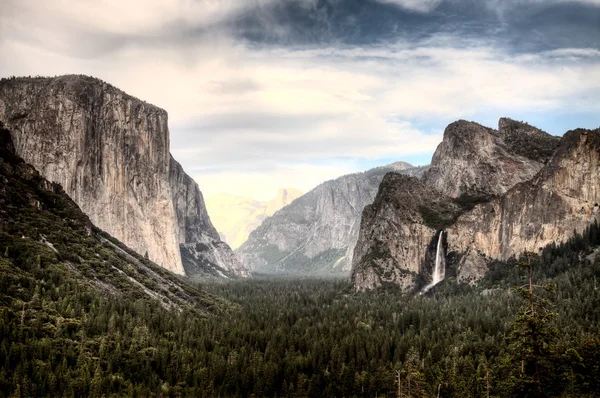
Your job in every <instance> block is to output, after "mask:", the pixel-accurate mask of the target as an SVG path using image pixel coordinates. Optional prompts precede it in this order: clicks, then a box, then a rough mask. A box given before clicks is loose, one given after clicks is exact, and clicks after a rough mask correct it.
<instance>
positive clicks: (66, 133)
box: [0, 75, 245, 275]
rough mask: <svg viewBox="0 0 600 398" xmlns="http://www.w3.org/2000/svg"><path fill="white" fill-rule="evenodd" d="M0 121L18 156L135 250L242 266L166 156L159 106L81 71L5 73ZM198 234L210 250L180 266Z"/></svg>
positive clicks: (172, 264)
mask: <svg viewBox="0 0 600 398" xmlns="http://www.w3.org/2000/svg"><path fill="white" fill-rule="evenodd" d="M0 120H3V121H4V122H5V124H6V126H7V127H8V128H9V129H10V130H11V133H12V137H13V140H14V143H15V148H16V151H17V154H18V155H20V156H21V157H23V158H24V159H25V161H27V162H28V163H30V164H32V165H33V166H34V167H35V168H36V169H37V170H39V171H40V173H41V174H42V175H43V176H44V177H46V178H47V179H48V180H51V181H53V182H57V183H60V184H61V186H63V187H64V189H65V191H66V192H67V194H69V196H70V197H72V198H73V200H74V201H75V202H76V203H77V204H78V205H79V206H80V207H81V208H82V210H83V211H84V212H85V213H86V214H87V215H88V216H89V217H90V219H91V220H92V222H93V223H94V224H95V225H98V226H99V227H100V228H102V229H104V230H105V231H107V232H108V233H110V234H111V235H113V236H115V237H116V238H117V239H119V240H121V241H123V242H124V243H125V244H127V245H128V246H129V247H131V248H132V249H134V250H135V251H136V252H137V253H140V254H142V255H147V256H148V258H150V259H151V260H152V261H155V262H156V263H158V264H160V265H162V266H163V267H165V268H167V269H169V270H170V271H172V272H175V273H177V274H185V270H186V269H204V268H206V267H205V266H206V264H208V265H209V268H210V267H217V268H220V269H225V270H227V271H229V272H230V273H231V274H238V275H240V274H244V273H245V269H244V267H243V266H242V264H241V263H240V262H239V261H237V259H236V257H235V256H234V255H233V253H232V252H231V249H229V247H227V245H223V244H221V243H222V242H220V239H219V236H218V234H217V232H216V230H215V229H214V227H213V226H212V223H211V221H210V218H209V216H208V214H207V212H206V209H205V207H204V200H203V198H202V194H201V192H200V190H199V189H198V186H197V184H196V183H195V182H194V181H193V180H192V179H191V178H190V177H189V176H188V175H187V174H185V172H184V171H183V169H182V168H181V166H180V165H179V164H178V163H177V162H176V161H175V160H174V159H173V158H172V156H171V155H170V153H169V130H168V125H167V121H168V116H167V113H166V111H164V110H163V109H160V108H158V107H156V106H153V105H150V104H148V103H146V102H144V101H141V100H139V99H137V98H134V97H132V96H130V95H127V94H126V93H124V92H123V91H121V90H119V89H117V88H115V87H113V86H111V85H109V84H107V83H104V82H102V81H100V80H98V79H94V78H91V77H87V76H80V75H68V76H60V77H56V78H13V79H2V80H1V81H0ZM199 241H209V242H210V243H211V244H210V245H207V246H206V249H207V250H208V252H207V253H206V255H205V254H204V253H200V254H199V255H198V256H195V257H196V258H197V261H196V262H193V261H192V262H189V261H191V260H190V258H191V257H190V256H185V255H184V256H183V257H184V258H186V259H187V260H186V261H188V264H186V265H185V266H184V264H183V263H182V253H181V250H184V251H185V250H186V246H185V245H189V244H194V243H196V242H199ZM209 258H210V259H209ZM216 258H220V259H222V260H223V262H220V263H214V261H213V260H215V259H216ZM205 260H206V261H205ZM215 261H218V260H215Z"/></svg>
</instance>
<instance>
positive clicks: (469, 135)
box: [425, 118, 560, 200]
mask: <svg viewBox="0 0 600 398" xmlns="http://www.w3.org/2000/svg"><path fill="white" fill-rule="evenodd" d="M559 141H560V138H559V137H554V136H551V135H549V134H547V133H545V132H543V131H541V130H539V129H536V128H535V127H531V126H529V125H526V124H524V123H520V122H516V121H514V120H511V119H507V118H503V119H500V122H499V123H498V130H493V129H490V128H488V127H484V126H481V125H480V124H477V123H474V122H467V121H464V120H459V121H457V122H454V123H452V124H450V125H449V126H448V127H447V128H446V130H445V132H444V139H443V141H442V143H441V144H440V145H439V146H438V148H437V150H436V151H435V153H434V155H433V158H432V159H431V166H430V168H429V170H428V171H427V173H426V176H425V182H426V184H427V185H428V186H430V187H432V188H434V189H436V190H438V191H439V192H441V193H443V194H445V195H448V196H450V197H453V198H462V199H463V200H481V199H489V198H491V197H495V196H498V195H501V194H503V193H504V192H506V191H507V190H508V189H510V188H511V187H513V186H515V185H516V184H518V183H520V182H523V181H528V180H530V179H531V178H533V176H534V175H535V174H536V173H537V172H538V171H539V170H540V169H541V168H542V167H543V166H544V164H545V162H546V161H547V160H548V158H549V157H550V156H551V155H552V153H553V152H554V151H555V150H556V148H557V146H558V143H559Z"/></svg>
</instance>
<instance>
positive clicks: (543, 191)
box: [352, 119, 600, 290]
mask: <svg viewBox="0 0 600 398" xmlns="http://www.w3.org/2000/svg"><path fill="white" fill-rule="evenodd" d="M466 138H468V139H466ZM557 140H559V142H558V144H557ZM599 158H600V132H599V130H595V131H589V130H581V129H579V130H574V131H570V132H568V133H566V134H565V136H564V137H563V138H562V139H558V138H556V137H552V136H549V135H547V134H546V133H544V132H542V131H541V130H538V129H535V128H534V127H531V126H529V125H527V124H524V123H520V122H515V121H512V120H510V119H501V120H500V123H499V131H494V130H491V129H487V128H485V127H483V126H479V125H477V124H474V123H469V122H463V121H459V122H456V123H453V124H451V125H450V126H449V127H448V128H447V129H446V133H445V134H444V142H442V144H440V146H439V147H438V150H437V151H436V154H435V155H434V160H433V161H432V166H431V169H430V171H429V172H428V173H427V175H426V177H425V178H424V184H425V185H424V186H423V187H419V186H418V185H417V184H415V182H414V181H410V180H402V179H398V178H396V179H393V178H390V179H387V178H386V179H384V183H385V184H384V183H382V186H381V188H380V191H379V193H378V196H377V198H376V199H375V202H374V204H373V206H371V207H367V208H366V209H365V214H364V215H363V222H362V224H361V232H360V238H359V244H357V247H356V252H355V261H354V263H353V271H352V274H353V281H354V286H355V288H356V289H357V290H364V289H371V288H374V287H377V286H379V285H381V284H383V283H386V282H391V283H395V284H397V285H400V286H401V287H403V288H406V289H408V288H410V287H411V286H413V285H414V283H415V280H416V277H415V273H418V274H419V276H420V278H421V279H425V280H427V278H428V275H429V273H430V268H431V267H430V260H428V258H431V248H432V241H431V237H432V236H433V233H434V231H435V230H436V229H445V230H446V231H447V234H445V235H444V236H445V241H444V250H445V251H444V252H445V254H446V255H447V256H448V257H449V258H452V259H453V260H454V261H455V271H456V276H457V279H458V281H460V282H465V283H473V282H475V281H477V280H478V279H480V278H481V277H482V276H483V275H485V272H486V271H487V263H488V261H489V259H491V258H497V259H503V260H506V259H508V258H510V257H511V256H517V255H519V254H521V253H522V252H524V251H537V250H539V249H540V248H542V247H544V246H546V245H547V244H549V243H552V242H557V243H558V242H563V241H565V240H566V239H568V238H569V237H571V236H572V234H573V231H578V232H581V231H583V230H584V229H585V227H586V226H587V225H589V223H590V222H593V221H594V220H599V217H600V215H599V213H600V207H599V205H598V203H599V202H600V197H599V195H600V184H599V181H600V159H599ZM471 165H472V166H471ZM470 167H473V170H469V168H470ZM536 170H537V171H536ZM534 171H536V172H535V173H534ZM531 173H533V175H532V176H531V178H529V179H526V177H527V175H529V174H531ZM511 184H514V185H512V186H511ZM415 191H417V192H421V193H422V194H417V195H415V194H414V193H413V192H415ZM436 194H437V195H438V196H439V198H442V199H439V200H441V201H442V203H445V204H446V205H447V206H450V207H451V206H452V205H451V204H450V202H448V200H449V198H450V197H451V198H454V202H453V203H454V204H455V205H458V206H459V207H458V210H457V211H456V212H455V213H453V217H454V219H453V220H450V222H447V223H446V222H445V221H444V220H438V222H437V224H436V225H433V224H432V221H435V220H436V216H435V214H433V216H432V215H431V214H430V210H429V209H428V207H430V206H426V207H425V208H423V207H422V208H421V209H420V215H421V217H420V218H419V217H416V216H415V214H417V212H416V209H419V207H418V203H431V202H432V201H435V200H437V199H436V198H435V195H436ZM445 195H447V197H446V196H445ZM465 196H466V197H469V198H471V199H474V200H471V201H465V200H464V199H465ZM444 197H445V198H446V199H443V198H444ZM476 202H479V204H475V203H476ZM394 209H397V210H398V211H396V210H394ZM400 209H401V210H400ZM427 224H429V227H430V228H429V229H427ZM431 227H432V228H431ZM398 245H401V246H404V247H405V250H404V252H402V251H399V250H397V249H394V247H395V246H398ZM365 259H366V260H365ZM411 273H412V274H411ZM409 274H410V275H411V277H408V275H409ZM382 275H383V277H382Z"/></svg>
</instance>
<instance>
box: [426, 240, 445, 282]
mask: <svg viewBox="0 0 600 398" xmlns="http://www.w3.org/2000/svg"><path fill="white" fill-rule="evenodd" d="M443 236H444V231H440V236H439V238H438V243H437V248H436V251H435V268H434V269H433V275H432V279H431V283H430V284H429V285H427V286H425V288H424V289H423V291H422V293H425V292H427V291H428V290H429V289H431V288H432V287H433V286H435V285H437V284H438V283H440V282H441V281H443V280H444V278H445V277H446V258H445V256H444V240H443Z"/></svg>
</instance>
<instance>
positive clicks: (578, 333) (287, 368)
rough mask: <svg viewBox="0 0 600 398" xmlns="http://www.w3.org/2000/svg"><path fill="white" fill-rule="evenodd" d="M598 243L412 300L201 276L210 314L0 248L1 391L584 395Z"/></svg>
mask: <svg viewBox="0 0 600 398" xmlns="http://www.w3.org/2000/svg"><path fill="white" fill-rule="evenodd" d="M599 244H600V229H599V228H598V226H597V225H593V226H592V227H591V228H589V229H588V230H587V231H586V232H585V233H584V234H583V235H581V236H576V237H574V238H572V239H571V240H569V242H567V243H566V244H563V245H560V246H556V245H551V246H550V247H547V248H546V249H544V250H543V251H542V252H540V254H539V256H533V257H530V258H529V259H528V260H527V259H526V260H525V261H521V262H517V261H513V262H509V263H500V262H495V263H493V264H492V265H491V269H490V272H489V273H488V276H487V277H486V278H485V279H484V280H482V281H481V282H480V283H479V284H478V285H477V286H468V285H461V284H457V283H456V282H455V281H454V280H453V279H452V278H450V279H447V280H445V281H444V282H442V283H440V284H439V285H438V286H436V287H435V288H434V289H433V290H432V291H431V292H430V294H429V293H428V294H427V295H423V296H420V295H414V296H402V295H401V294H400V293H399V292H398V291H396V290H395V289H394V288H392V287H389V288H385V289H381V290H379V291H376V292H370V293H355V292H354V291H353V290H352V289H351V285H350V283H349V282H348V281H345V280H311V279H263V278H254V279H250V280H237V281H230V282H221V283H204V284H202V285H201V286H200V289H201V290H204V291H205V292H208V293H214V294H215V295H218V296H222V297H224V298H225V299H226V300H228V302H229V303H230V304H229V305H228V306H220V307H215V308H218V309H215V310H214V311H213V312H212V313H211V312H198V311H194V310H192V309H182V310H180V311H176V312H174V311H169V310H167V309H165V308H163V307H161V306H160V305H157V304H156V303H153V302H152V301H151V300H145V299H142V298H138V299H136V300H115V299H114V298H113V297H110V296H107V295H98V294H92V293H91V292H90V290H89V289H86V288H85V286H83V285H80V284H78V283H76V281H74V280H68V279H67V280H65V279H61V276H62V277H64V274H63V275H54V274H55V273H56V272H57V271H56V270H57V269H58V268H57V267H52V266H46V267H43V266H42V267H40V266H39V265H38V266H32V265H31V264H28V263H27V261H22V260H23V257H22V256H20V255H19V254H18V253H17V250H15V249H11V250H6V251H3V256H2V257H1V258H0V263H1V264H2V266H3V272H2V273H0V279H1V280H0V286H1V293H0V294H1V301H0V305H1V307H0V336H1V343H0V392H1V393H0V394H1V395H2V396H7V397H8V396H11V397H29V396H94V397H101V396H122V395H127V396H139V397H146V396H172V397H176V396H234V397H235V396H239V397H247V396H256V397H259V396H260V397H262V396H278V397H288V396H290V397H292V396H339V397H353V396H364V397H374V396H379V397H382V396H387V397H393V396H398V395H400V396H406V397H434V396H440V397H481V396H488V395H489V396H496V397H507V396H515V397H517V396H519V397H521V396H564V397H582V396H597V394H598V392H599V391H600V365H599V364H600V330H599V325H600V310H599V305H600V291H599V288H600V281H599V280H598V279H600V261H598V259H594V255H595V252H594V249H595V247H597V246H598V245H599ZM19 259H20V260H19ZM33 259H35V257H33ZM18 260H19V261H18ZM32 261H33V260H32ZM528 262H529V263H530V265H531V269H532V270H533V272H532V280H533V282H534V285H536V286H539V287H535V288H534V294H535V297H534V305H535V309H534V313H531V312H530V304H531V303H530V300H529V296H528V269H529V268H527V264H528ZM519 265H520V266H519ZM523 265H525V267H523ZM10 267H13V268H16V269H17V270H18V272H17V273H18V278H17V279H14V278H13V279H10V278H9V275H11V273H10V272H5V271H6V270H7V269H9V268H10ZM15 272H16V271H15ZM13 277H14V275H13ZM15 285H18V288H17V287H16V286H15ZM517 286H519V287H520V286H525V289H522V290H521V291H519V290H518V289H514V287H517ZM17 293H18V295H19V300H20V301H18V302H19V303H21V304H20V305H16V304H15V302H16V300H13V298H14V297H12V295H15V294H17ZM521 293H522V294H521Z"/></svg>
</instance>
